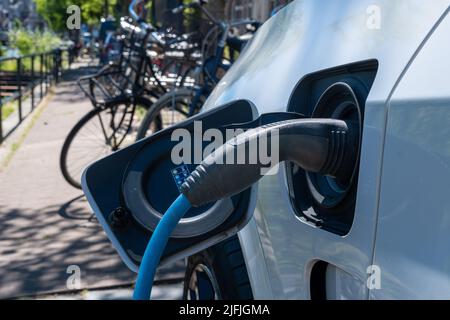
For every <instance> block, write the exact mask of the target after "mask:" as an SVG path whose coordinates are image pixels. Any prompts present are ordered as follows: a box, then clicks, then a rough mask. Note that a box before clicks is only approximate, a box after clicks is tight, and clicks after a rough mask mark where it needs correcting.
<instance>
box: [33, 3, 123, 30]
mask: <svg viewBox="0 0 450 320" xmlns="http://www.w3.org/2000/svg"><path fill="white" fill-rule="evenodd" d="M34 2H35V3H36V10H37V12H38V13H39V15H40V16H42V17H43V18H44V20H45V21H46V22H47V23H48V25H49V26H50V28H51V29H52V30H54V31H65V30H67V29H66V21H67V18H68V14H67V8H68V7H69V6H71V5H77V6H79V7H80V9H81V18H82V22H83V23H86V24H88V25H90V26H92V25H95V24H98V23H99V21H100V18H102V17H103V16H104V14H105V0H34ZM116 5H117V0H108V11H109V13H114V11H115V10H114V9H115V7H116Z"/></svg>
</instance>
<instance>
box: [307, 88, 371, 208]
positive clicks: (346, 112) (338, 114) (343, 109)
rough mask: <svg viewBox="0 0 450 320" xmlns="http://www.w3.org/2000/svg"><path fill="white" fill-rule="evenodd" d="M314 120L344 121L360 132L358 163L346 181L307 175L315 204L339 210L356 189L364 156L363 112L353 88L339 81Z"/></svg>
mask: <svg viewBox="0 0 450 320" xmlns="http://www.w3.org/2000/svg"><path fill="white" fill-rule="evenodd" d="M311 117H312V118H331V119H337V120H343V121H346V122H347V123H348V124H349V125H351V127H352V128H353V129H354V130H356V131H357V132H355V134H356V135H357V139H356V140H357V141H358V145H357V146H355V152H357V153H358V155H357V162H356V164H355V166H354V167H353V168H352V174H351V176H350V177H349V178H348V179H346V181H340V180H339V179H337V178H334V177H330V176H325V175H321V174H318V173H311V172H307V173H306V182H307V186H308V189H309V191H310V194H311V196H312V198H313V199H314V201H315V202H316V203H317V204H319V205H320V206H322V207H325V208H335V207H336V206H338V205H339V204H341V203H342V202H343V201H344V200H345V198H346V196H347V194H348V193H349V192H350V190H351V188H352V185H353V183H354V180H355V178H356V176H357V174H358V163H359V157H360V153H361V140H362V112H361V106H360V102H359V100H358V97H357V95H356V93H355V91H354V90H353V88H352V86H350V85H349V84H347V83H345V82H337V83H335V84H333V85H331V86H330V87H328V89H327V90H325V92H324V93H323V94H322V96H321V97H320V99H319V101H318V103H317V104H316V106H315V108H314V111H313V113H312V115H311Z"/></svg>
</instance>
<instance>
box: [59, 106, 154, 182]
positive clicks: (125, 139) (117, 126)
mask: <svg viewBox="0 0 450 320" xmlns="http://www.w3.org/2000/svg"><path fill="white" fill-rule="evenodd" d="M145 103H146V104H144V108H145V109H147V108H148V106H149V105H150V103H147V102H145ZM139 105H142V102H140V103H139ZM136 110H138V104H137V103H131V102H130V100H123V101H115V102H112V103H109V104H108V105H107V106H106V107H104V108H95V109H93V110H91V111H90V112H89V113H87V114H86V115H85V116H84V117H83V118H81V120H80V121H79V122H78V123H77V124H76V125H75V126H74V127H73V129H72V130H71V131H70V133H69V135H68V136H67V138H66V140H65V141H64V145H63V147H62V150H61V155H60V167H61V172H62V174H63V176H64V178H65V180H66V181H67V182H68V183H69V184H70V185H72V186H73V187H75V188H78V189H81V175H82V173H83V171H84V169H85V168H86V167H87V166H88V165H89V164H90V163H92V162H94V161H96V160H98V159H101V158H103V157H105V156H107V155H109V154H111V153H112V152H115V151H117V150H119V149H120V148H122V147H124V146H127V145H129V144H132V143H133V142H134V140H135V135H136V132H137V129H138V126H139V124H138V123H137V122H138V121H136V119H135V118H136V113H138V112H136Z"/></svg>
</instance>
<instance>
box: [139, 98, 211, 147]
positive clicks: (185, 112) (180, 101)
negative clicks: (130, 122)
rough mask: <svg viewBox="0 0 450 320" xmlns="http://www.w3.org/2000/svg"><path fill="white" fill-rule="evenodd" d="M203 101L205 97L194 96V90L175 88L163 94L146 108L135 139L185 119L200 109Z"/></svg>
mask: <svg viewBox="0 0 450 320" xmlns="http://www.w3.org/2000/svg"><path fill="white" fill-rule="evenodd" d="M193 101H196V102H193ZM204 101H205V97H203V96H199V97H196V95H195V91H192V90H188V89H177V90H173V91H171V92H169V93H167V94H165V95H163V96H162V97H161V98H159V100H158V101H156V102H155V103H154V104H153V105H152V106H151V107H150V109H148V111H147V113H146V115H145V117H144V119H143V120H142V122H141V125H140V126H139V130H138V133H137V140H140V139H143V138H145V137H148V136H150V135H152V134H153V133H155V132H157V131H159V130H162V129H165V128H168V127H170V126H173V125H174V124H176V123H179V122H181V121H183V120H185V119H187V118H188V117H190V116H192V115H193V114H195V113H197V112H198V111H199V110H200V108H201V106H202V105H203V103H204ZM193 104H195V106H193ZM192 110H194V112H192ZM191 113H193V114H191Z"/></svg>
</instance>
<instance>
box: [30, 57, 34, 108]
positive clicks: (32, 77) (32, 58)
mask: <svg viewBox="0 0 450 320" xmlns="http://www.w3.org/2000/svg"><path fill="white" fill-rule="evenodd" d="M34 85H35V79H34V55H32V56H31V110H34Z"/></svg>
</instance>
